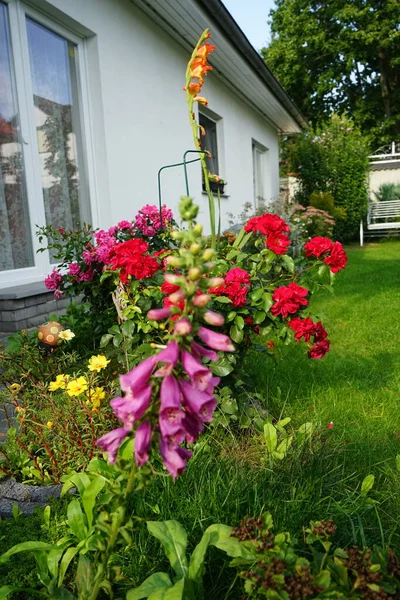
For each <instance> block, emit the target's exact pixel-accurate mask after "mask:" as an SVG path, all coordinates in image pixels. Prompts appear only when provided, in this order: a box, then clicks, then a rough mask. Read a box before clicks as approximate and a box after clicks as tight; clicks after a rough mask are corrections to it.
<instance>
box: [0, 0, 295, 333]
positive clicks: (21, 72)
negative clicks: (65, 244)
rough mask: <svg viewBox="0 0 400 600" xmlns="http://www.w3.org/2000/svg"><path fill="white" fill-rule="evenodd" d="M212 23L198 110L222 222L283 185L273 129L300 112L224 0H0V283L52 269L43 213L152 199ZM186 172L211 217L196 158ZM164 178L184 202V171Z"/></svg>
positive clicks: (182, 143)
mask: <svg viewBox="0 0 400 600" xmlns="http://www.w3.org/2000/svg"><path fill="white" fill-rule="evenodd" d="M206 27H209V28H210V30H211V40H210V41H211V43H213V44H215V45H216V46H217V50H216V51H215V52H214V53H213V54H212V55H211V58H210V63H211V64H212V66H213V71H211V72H210V73H209V74H208V75H207V77H206V80H205V84H204V87H203V93H204V95H205V96H206V97H207V99H208V101H209V106H208V108H201V117H200V119H201V120H202V121H203V122H204V124H205V125H206V126H207V132H208V133H207V137H206V140H207V145H208V146H209V147H210V149H211V150H212V153H213V164H212V165H211V166H212V168H213V170H214V171H217V172H218V175H220V176H221V177H222V178H223V179H225V180H226V181H227V182H228V183H227V186H226V188H225V196H224V197H223V198H222V217H223V225H226V213H227V212H230V213H233V214H237V213H239V212H240V211H241V208H242V206H243V204H244V203H245V202H248V201H249V200H251V201H254V202H255V203H256V202H257V198H260V197H261V198H263V199H264V200H265V201H266V202H268V201H269V200H271V199H272V198H274V197H276V196H277V195H278V192H279V169H278V136H279V134H282V133H284V134H295V133H298V132H300V131H301V129H302V127H304V126H305V121H304V118H303V117H302V115H301V114H300V113H299V111H298V110H297V108H296V107H295V106H294V104H293V103H292V102H291V100H290V99H289V97H288V96H287V94H286V93H285V91H284V90H283V88H282V87H281V86H280V84H279V83H278V81H277V80H276V79H275V78H274V76H273V74H272V73H271V72H270V70H269V69H268V68H267V67H266V65H265V64H264V63H263V61H262V59H261V58H260V57H259V55H258V54H257V52H256V51H255V49H254V48H253V47H252V46H251V44H250V43H249V41H248V40H247V38H246V37H245V35H244V34H243V33H242V31H241V30H240V29H239V27H238V25H237V24H236V22H235V21H234V19H233V18H232V17H231V15H230V14H229V12H228V11H227V10H226V8H225V7H224V5H223V4H222V2H221V1H220V0H29V2H27V3H26V4H25V3H24V2H23V1H22V0H0V294H1V290H3V291H4V290H6V291H7V292H9V291H10V288H11V290H12V288H13V286H16V285H18V286H21V284H35V282H36V283H37V282H41V281H42V280H43V278H44V276H45V275H46V274H47V273H48V272H49V270H50V269H51V266H50V260H49V256H48V255H47V253H40V254H36V250H37V249H38V247H39V245H38V240H37V237H36V236H35V228H36V225H45V224H53V225H56V226H57V227H68V226H71V223H75V222H77V221H78V220H80V221H86V222H91V223H92V224H93V225H94V226H95V227H103V228H106V227H109V226H110V225H113V224H115V223H116V222H118V221H119V220H121V219H132V218H133V217H134V216H135V214H136V212H137V210H138V209H139V208H140V207H141V206H142V205H143V204H157V203H158V188H157V173H158V170H159V169H160V167H162V166H164V165H166V164H171V163H178V162H180V161H182V157H183V154H184V152H185V151H186V150H188V149H192V148H193V145H192V139H191V130H190V127H189V122H188V115H187V107H186V101H185V94H184V92H183V90H182V87H183V85H184V80H185V69H186V64H187V61H188V59H189V57H190V54H191V51H192V48H193V46H194V45H195V43H196V41H197V39H198V37H199V35H200V34H201V32H202V31H203V30H204V29H205V28H206ZM192 157H193V156H192ZM188 158H189V157H188ZM188 173H189V187H190V194H191V195H192V196H193V197H194V198H195V199H196V201H197V202H198V203H199V204H200V206H201V210H202V213H203V215H204V218H203V222H204V223H205V224H206V221H207V198H206V197H205V195H204V193H203V192H202V179H201V172H200V168H199V165H198V163H195V164H191V165H189V166H188ZM161 190H162V202H163V203H165V204H167V205H168V206H169V207H171V208H172V209H173V210H174V209H175V212H176V207H177V203H178V200H179V197H180V195H181V194H183V193H184V192H185V184H184V175H183V170H182V169H181V168H175V169H168V170H164V171H163V172H162V176H161ZM27 289H29V287H28V288H27ZM0 300H1V295H0ZM0 309H1V307H0ZM0 331H1V325H0Z"/></svg>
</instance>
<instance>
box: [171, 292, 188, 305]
mask: <svg viewBox="0 0 400 600" xmlns="http://www.w3.org/2000/svg"><path fill="white" fill-rule="evenodd" d="M185 297H186V296H185V292H183V291H182V290H179V292H173V293H172V294H170V295H169V296H168V298H169V300H170V301H171V302H172V303H173V304H178V302H182V300H184V299H185Z"/></svg>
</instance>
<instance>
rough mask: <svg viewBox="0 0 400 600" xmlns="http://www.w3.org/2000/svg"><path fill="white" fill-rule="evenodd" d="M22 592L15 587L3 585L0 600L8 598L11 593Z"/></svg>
mask: <svg viewBox="0 0 400 600" xmlns="http://www.w3.org/2000/svg"><path fill="white" fill-rule="evenodd" d="M23 591H24V590H23V589H21V588H18V587H15V585H3V587H1V588H0V600H3V598H8V596H9V595H10V594H12V593H13V592H23Z"/></svg>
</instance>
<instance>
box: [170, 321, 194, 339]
mask: <svg viewBox="0 0 400 600" xmlns="http://www.w3.org/2000/svg"><path fill="white" fill-rule="evenodd" d="M191 331H192V325H191V323H190V321H189V319H187V318H186V317H183V318H182V319H179V321H176V323H175V326H174V333H176V335H189V333H190V332H191Z"/></svg>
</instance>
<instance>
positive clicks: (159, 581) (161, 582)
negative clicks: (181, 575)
mask: <svg viewBox="0 0 400 600" xmlns="http://www.w3.org/2000/svg"><path fill="white" fill-rule="evenodd" d="M171 586H172V582H171V580H170V578H169V577H168V575H167V574H166V573H153V575H150V577H148V578H147V579H146V580H145V581H143V583H142V585H140V586H139V587H137V588H135V589H133V590H129V592H128V593H127V595H126V600H142V599H143V598H148V597H149V596H150V594H152V593H153V592H156V591H158V590H166V589H168V588H170V587H171Z"/></svg>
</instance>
